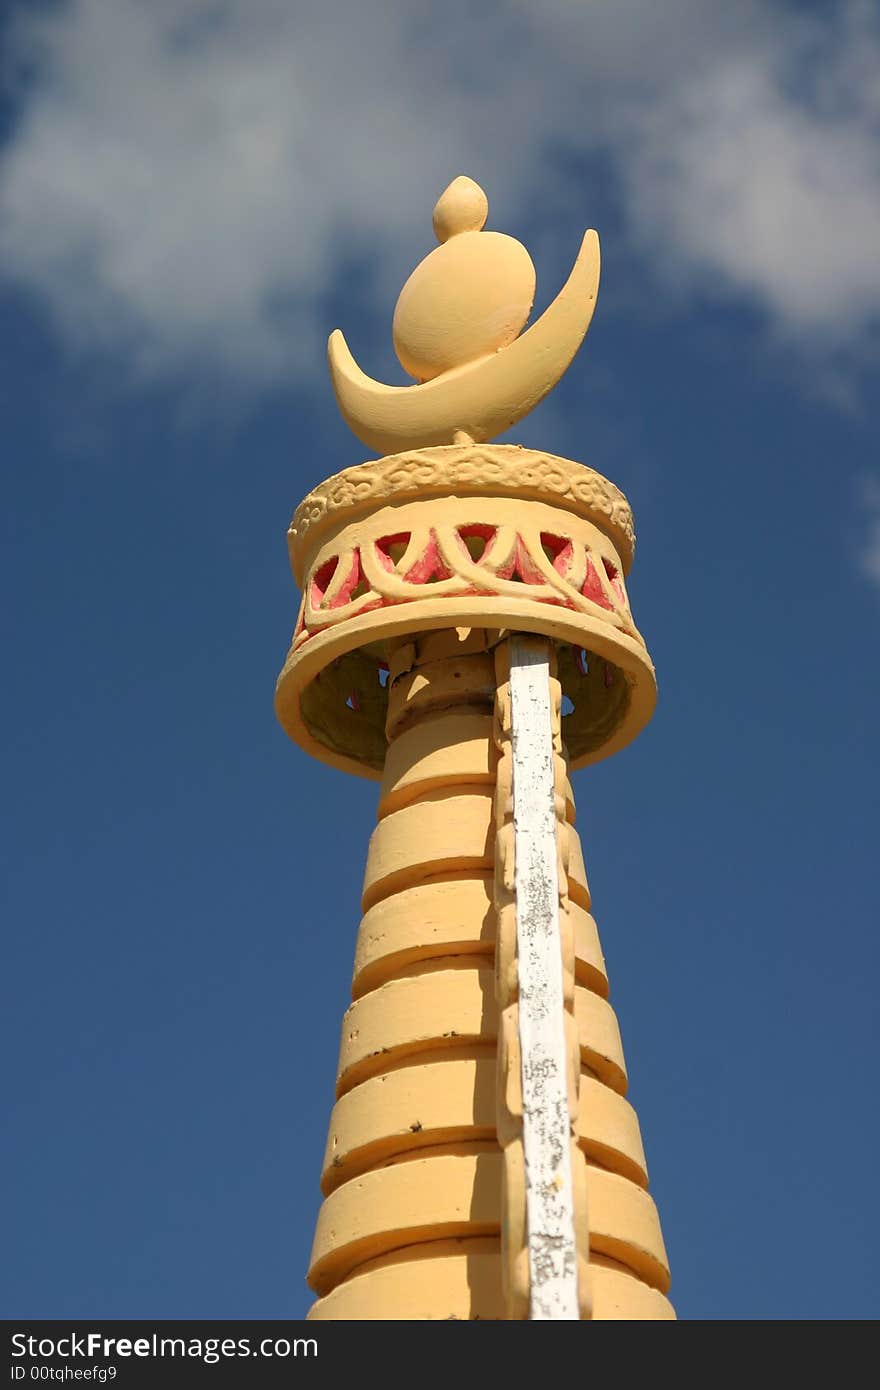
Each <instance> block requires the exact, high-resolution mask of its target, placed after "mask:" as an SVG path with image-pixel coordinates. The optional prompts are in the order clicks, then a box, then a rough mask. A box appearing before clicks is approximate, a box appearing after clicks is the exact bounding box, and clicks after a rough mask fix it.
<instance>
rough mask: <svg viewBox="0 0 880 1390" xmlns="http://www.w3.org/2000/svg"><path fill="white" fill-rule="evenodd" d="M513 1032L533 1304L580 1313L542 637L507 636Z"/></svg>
mask: <svg viewBox="0 0 880 1390" xmlns="http://www.w3.org/2000/svg"><path fill="white" fill-rule="evenodd" d="M510 699H511V734H512V742H513V824H514V859H515V864H514V870H515V891H516V936H517V956H518V977H519V1036H520V1046H521V1049H522V1086H523V1105H524V1114H523V1144H524V1148H525V1165H526V1221H527V1226H528V1248H529V1277H530V1288H531V1305H530V1309H529V1318H530V1319H535V1320H539V1321H548V1320H551V1319H552V1320H558V1319H575V1320H577V1319H578V1318H579V1316H580V1314H579V1311H578V1296H577V1253H576V1244H575V1223H574V1199H573V1194H572V1177H571V1145H570V1135H571V1130H570V1124H569V1114H568V1087H567V1081H566V1070H567V1062H566V1048H565V1024H564V1000H563V992H562V946H561V941H560V933H559V878H558V872H557V853H558V851H557V833H558V825H557V820H556V808H555V802H554V788H553V732H552V724H551V718H550V664H549V658H548V643H547V642H546V640H544V639H542V638H528V637H522V636H516V637H512V638H511V643H510Z"/></svg>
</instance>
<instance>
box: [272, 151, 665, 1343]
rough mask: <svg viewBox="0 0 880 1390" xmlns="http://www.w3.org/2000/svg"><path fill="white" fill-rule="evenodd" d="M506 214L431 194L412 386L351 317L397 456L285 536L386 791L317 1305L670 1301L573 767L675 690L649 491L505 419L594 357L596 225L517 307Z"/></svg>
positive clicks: (488, 1309) (295, 684)
mask: <svg viewBox="0 0 880 1390" xmlns="http://www.w3.org/2000/svg"><path fill="white" fill-rule="evenodd" d="M487 217H488V202H487V200H486V197H485V194H484V193H483V192H482V190H481V189H480V188H479V187H478V185H477V184H475V183H473V182H472V180H470V179H466V178H464V177H460V178H457V179H455V180H454V181H453V182H452V183H451V184H450V185H449V187H448V188H447V189H446V191H445V192H444V193H443V194H442V195H441V197H440V199H439V200H438V203H437V206H436V207H435V209H434V229H435V232H436V235H437V239H438V241H439V243H440V245H439V246H438V247H437V248H435V249H434V250H433V251H431V252H430V253H429V254H428V255H427V256H426V257H425V259H424V260H423V261H422V262H421V263H420V264H419V265H418V266H417V267H416V269H415V270H414V271H413V273H412V275H411V276H410V277H409V279H408V280H407V282H406V284H405V285H404V288H403V290H402V291H401V294H400V297H399V299H398V302H397V308H396V311H395V315H394V330H393V331H394V343H395V347H396V349H397V352H398V355H399V357H400V360H401V362H402V363H403V365H404V367H405V368H406V370H407V371H409V372H410V373H411V374H412V375H413V376H414V377H415V378H416V384H414V385H412V386H408V387H393V386H383V385H382V384H380V383H379V382H375V381H372V380H371V379H370V378H368V377H366V376H365V375H364V374H363V373H362V372H361V371H360V369H359V368H358V367H357V365H356V364H355V362H354V359H353V358H352V357H351V354H350V353H349V352H348V349H347V347H346V345H345V340H344V339H343V337H342V334H341V333H340V332H339V331H338V330H337V331H336V332H335V333H334V334H333V335H332V336H331V338H330V348H329V351H330V370H331V375H332V377H333V383H334V387H335V390H336V394H337V398H338V400H339V404H340V408H341V410H342V413H343V415H344V417H345V419H346V420H347V421H348V423H349V424H350V425H351V427H352V429H353V430H354V431H355V433H356V434H357V435H358V436H359V438H361V439H362V440H364V442H365V443H367V444H369V445H370V446H371V447H373V448H375V449H378V450H380V451H384V452H386V453H387V456H386V457H383V458H380V459H378V460H374V461H371V462H368V463H362V464H358V465H355V466H354V467H351V468H346V469H345V470H344V471H343V472H341V473H338V474H336V475H335V476H334V477H332V478H330V479H329V480H327V481H326V482H323V483H320V484H319V485H318V486H317V487H315V488H314V489H313V490H312V491H311V492H310V493H309V495H308V496H307V497H306V498H305V500H304V501H303V502H302V503H301V504H300V506H299V507H298V508H297V511H296V513H295V515H294V518H293V522H292V524H291V527H290V531H289V536H288V539H289V547H290V558H291V563H292V566H293V572H294V575H295V577H296V580H297V582H298V584H299V585H300V587H301V589H302V592H303V598H302V604H301V608H300V614H299V618H298V620H297V624H296V629H295V631H294V635H293V642H292V645H291V648H290V652H289V654H288V657H287V660H286V662H285V664H284V669H283V670H282V672H281V675H280V677H279V680H278V686H277V694H276V709H277V712H278V716H279V719H280V720H281V723H282V724H283V726H284V728H285V729H286V730H287V732H288V733H289V734H290V736H291V738H293V739H294V741H295V742H296V743H298V744H299V745H300V747H301V748H303V749H304V750H305V751H306V752H308V753H310V754H312V755H313V756H315V757H317V758H319V759H321V760H323V761H324V762H328V763H331V764H332V765H334V766H335V767H338V768H341V769H343V770H345V771H347V772H351V773H353V774H355V775H358V776H363V777H372V778H375V779H377V780H378V781H379V784H380V786H379V802H378V809H377V823H376V826H375V828H374V830H373V833H372V836H371V839H370V844H369V851H368V854H367V864H366V871H365V875H364V887H363V894H362V902H361V906H362V912H363V916H362V918H361V923H360V928H359V930H358V934H357V943H356V946H355V963H354V971H353V978H352V1003H351V1006H350V1008H349V1010H348V1012H347V1013H346V1016H345V1019H344V1020H343V1026H342V1038H341V1046H340V1053H339V1067H338V1073H337V1084H336V1104H335V1106H334V1109H333V1114H332V1117H331V1122H330V1133H329V1136H328V1141H327V1148H326V1153H325V1159H324V1165H323V1173H322V1177H321V1186H322V1190H323V1192H324V1195H325V1201H324V1204H323V1206H322V1208H321V1212H320V1215H319V1218H318V1224H317V1230H316V1233H315V1241H314V1247H313V1250H312V1259H311V1265H310V1269H309V1276H308V1277H309V1282H310V1284H311V1286H312V1288H313V1290H314V1291H315V1293H316V1294H317V1295H318V1298H317V1301H316V1303H315V1304H314V1305H313V1307H312V1310H311V1312H310V1314H309V1316H310V1317H311V1318H315V1319H345V1320H362V1319H383V1320H399V1319H446V1318H469V1319H476V1318H483V1319H485V1318H493V1319H502V1320H514V1319H526V1318H527V1319H531V1320H556V1319H560V1320H561V1319H587V1318H594V1319H597V1320H607V1319H621V1318H625V1319H639V1320H643V1319H665V1318H672V1317H674V1316H675V1314H674V1312H673V1310H672V1307H671V1305H670V1303H669V1302H668V1300H667V1298H666V1293H667V1290H668V1287H669V1270H668V1264H667V1261H666V1254H665V1250H664V1246H663V1238H662V1235H661V1233H660V1225H659V1221H658V1218H657V1212H656V1209H655V1207H654V1203H653V1201H652V1200H651V1198H650V1196H649V1195H648V1192H647V1182H648V1179H647V1169H646V1165H645V1156H644V1152H643V1149H642V1143H641V1138H640V1134H639V1126H638V1120H637V1118H636V1115H635V1112H634V1110H633V1109H632V1107H631V1106H630V1105H629V1103H628V1102H627V1100H626V1099H625V1092H626V1088H627V1070H626V1065H625V1062H624V1056H623V1049H622V1046H621V1040H620V1033H619V1030H618V1027H617V1020H616V1018H615V1015H614V1011H613V1009H612V1007H611V1005H610V1003H609V1000H608V995H609V986H608V977H607V973H606V969H605V962H604V959H603V955H602V951H601V948H600V945H599V936H598V929H597V926H596V922H595V920H594V918H593V916H592V902H591V894H590V889H589V885H588V882H587V876H586V870H585V867H584V859H583V854H582V850H581V844H580V840H579V837H578V834H577V832H576V830H575V805H574V794H573V791H572V786H571V781H570V773H571V771H572V770H574V769H577V768H581V767H587V766H589V765H590V764H592V763H594V762H597V761H598V760H599V759H602V758H605V757H608V756H609V755H610V754H612V753H614V752H616V751H617V750H618V749H619V748H622V747H624V746H625V745H626V744H628V743H629V742H630V741H631V740H632V739H634V738H635V737H636V735H637V734H638V733H639V732H640V731H641V729H642V728H644V726H645V724H646V723H647V722H648V720H649V719H650V717H651V714H652V712H653V708H654V702H655V698H656V684H655V679H654V668H653V666H652V664H651V659H650V657H649V655H648V651H647V648H646V646H645V642H644V639H643V638H642V636H641V634H640V632H639V631H638V629H637V628H636V626H635V623H634V621H633V616H632V612H631V609H630V605H629V599H628V596H627V591H626V586H625V576H626V575H627V573H628V571H629V569H630V566H631V564H632V559H633V547H634V534H633V524H632V514H631V512H630V508H629V505H628V503H627V501H626V499H625V498H624V497H623V495H622V494H621V493H620V492H619V491H618V489H617V488H616V487H615V486H614V485H613V484H612V483H610V482H608V481H607V480H606V479H605V478H603V477H601V476H600V475H599V474H598V473H595V472H593V470H592V469H590V468H586V467H585V466H584V465H582V464H580V463H576V462H573V461H571V460H569V459H564V458H559V457H555V456H554V455H551V454H547V453H544V452H539V451H536V450H531V449H524V448H520V447H519V446H516V445H499V444H491V443H489V442H488V441H489V440H491V439H492V437H493V436H494V435H495V434H497V433H499V432H500V431H501V430H503V429H507V428H508V427H509V426H510V425H512V424H513V423H515V422H516V421H517V420H519V419H521V418H522V416H523V415H525V414H526V412H527V411H528V410H531V409H532V408H533V407H534V406H535V405H536V404H537V403H538V402H539V401H540V400H541V399H542V397H543V396H544V395H546V393H547V392H548V391H549V390H550V389H551V388H552V387H553V386H554V385H555V383H556V382H557V381H558V380H559V377H560V376H561V375H562V373H563V372H564V371H565V369H566V368H567V366H568V365H569V363H570V362H571V360H572V357H573V356H574V353H575V352H576V350H577V348H578V346H579V344H580V342H581V340H582V338H583V336H584V333H585V332H586V330H587V327H588V325H589V322H590V318H591V316H592V312H593V306H594V303H595V296H596V291H597V287H598V278H599V250H598V238H597V237H596V234H595V232H587V234H586V236H585V238H584V241H583V244H582V247H581V250H580V253H579V255H578V258H577V261H576V263H575V267H574V270H573V271H572V273H571V275H570V277H569V279H568V281H567V283H566V285H565V287H564V289H563V290H562V291H561V293H560V294H559V296H558V297H557V299H556V300H554V302H553V303H552V304H551V306H550V308H549V309H548V310H546V312H545V313H544V314H543V315H542V317H541V318H539V319H538V321H537V322H536V323H535V324H533V325H532V326H531V327H530V328H528V329H526V330H525V331H523V328H524V325H525V323H526V321H527V319H528V315H529V312H530V310H531V305H532V299H533V296H534V288H535V275H534V268H533V266H532V262H531V259H530V257H529V255H528V252H527V251H526V249H525V247H523V246H522V245H521V244H520V243H519V242H518V241H516V240H514V238H512V237H509V236H506V235H504V234H502V233H499V232H493V231H486V230H484V227H485V223H486V220H487Z"/></svg>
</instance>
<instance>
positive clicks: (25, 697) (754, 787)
mask: <svg viewBox="0 0 880 1390" xmlns="http://www.w3.org/2000/svg"><path fill="white" fill-rule="evenodd" d="M728 11H735V13H728ZM6 12H7V17H6V25H5V28H4V30H3V63H4V72H5V84H4V87H3V143H2V146H0V361H2V367H3V383H4V389H3V392H2V395H0V422H2V434H3V439H4V444H5V459H6V466H5V490H6V496H7V505H6V506H5V508H4V541H3V547H2V563H3V567H4V570H5V592H6V595H7V602H6V604H5V605H4V613H3V629H4V630H3V650H4V652H5V653H6V654H7V665H6V672H7V674H6V679H5V681H4V683H3V688H2V695H0V699H2V705H3V719H4V728H5V730H6V733H7V736H8V737H7V743H8V751H7V758H6V767H7V773H6V778H5V782H6V787H7V789H8V795H7V802H8V810H9V824H8V829H7V833H6V835H5V837H4V841H5V845H4V848H5V859H6V863H5V866H4V874H3V884H2V890H3V897H4V900H5V901H4V912H3V917H4V922H5V924H6V931H5V940H6V949H7V956H8V958H9V967H8V975H7V978H8V981H9V986H8V992H7V1007H6V1009H5V1011H4V1014H5V1016H4V1025H3V1026H4V1029H5V1030H6V1033H7V1036H6V1038H5V1040H4V1043H3V1058H4V1064H5V1067H6V1069H7V1077H6V1080H5V1082H4V1096H5V1097H6V1098H7V1105H6V1113H7V1118H8V1131H9V1132H8V1136H7V1139H6V1141H5V1145H4V1147H5V1152H6V1161H7V1165H8V1166H7V1170H6V1182H5V1190H6V1195H7V1206H8V1211H7V1217H6V1225H7V1240H6V1248H7V1250H8V1251H9V1252H10V1255H9V1256H8V1257H7V1259H6V1260H5V1261H4V1265H5V1268H4V1273H3V1276H2V1278H3V1280H4V1284H3V1289H2V1298H0V1307H2V1309H3V1312H4V1314H5V1315H6V1316H16V1317H24V1316H30V1317H38V1316H42V1317H87V1316H88V1317H94V1316H103V1317H108V1318H109V1317H143V1318H152V1317H213V1318H235V1317H288V1316H294V1317H296V1316H302V1314H303V1312H304V1310H305V1308H306V1307H307V1305H308V1301H309V1296H308V1293H307V1290H306V1288H305V1284H304V1282H303V1276H304V1272H305V1267H306V1264H307V1259H308V1251H309V1246H310V1242H311V1235H312V1229H313V1224H314V1218H315V1213H316V1210H317V1206H318V1171H319V1166H320V1161H321V1155H322V1152H323V1144H324V1138H325V1133H326V1126H327V1120H328V1117H329V1111H330V1106H331V1097H332V1088H333V1077H334V1070H335V1061H336V1050H337V1045H338V1030H339V1021H340V1016H341V1014H342V1011H343V1009H344V1007H345V1003H346V995H347V987H348V981H349V978H350V967H351V959H352V954H353V947H354V937H355V932H356V928H357V923H358V917H359V909H358V899H359V890H360V878H361V873H362V866H363V860H364V855H365V850H366V842H367V837H368V835H369V831H370V828H371V826H372V823H373V818H374V813H375V801H376V792H375V786H374V784H371V783H367V782H360V781H358V780H355V779H352V778H346V777H345V776H344V775H342V774H340V773H337V772H334V771H331V770H329V769H326V768H323V767H321V766H318V765H317V764H312V763H311V762H310V761H309V760H308V759H307V758H306V757H305V755H303V754H302V753H300V752H299V751H298V749H296V748H295V747H294V746H293V745H292V744H290V743H289V742H288V741H287V740H286V739H285V737H284V735H283V734H282V732H281V730H280V729H279V728H278V726H277V725H276V723H275V721H274V716H273V712H272V695H273V688H274V681H275V676H276V674H277V671H278V669H279V668H280V665H281V663H282V660H283V658H284V655H285V651H286V648H287V644H288V641H289V638H290V633H291V631H292V627H293V622H294V619H295V616H296V608H297V595H296V592H295V589H294V585H293V581H292V578H291V575H290V573H289V569H288V568H287V558H286V548H285V530H286V526H287V524H288V521H289V518H290V515H291V513H292V511H293V509H294V506H295V505H296V503H297V502H298V501H299V499H300V498H301V497H302V496H303V495H304V494H305V492H306V491H307V490H308V489H309V487H311V486H312V485H313V484H314V483H315V482H317V481H319V480H320V479H321V478H322V477H326V476H328V475H329V474H331V473H333V472H335V471H337V470H338V469H340V468H343V467H347V466H349V465H351V464H355V463H357V462H360V461H361V460H362V459H363V458H364V457H365V455H364V451H363V449H362V446H360V445H359V444H358V442H357V441H356V440H355V439H354V438H353V437H352V436H351V435H349V434H348V432H347V430H346V429H345V427H344V425H343V424H342V422H341V421H340V419H339V418H338V416H337V414H336V411H335V407H334V403H333V399H332V393H331V391H330V387H329V384H328V382H327V380H326V374H325V358H324V341H325V337H326V334H327V332H328V331H329V330H330V329H331V328H332V327H334V326H336V325H337V324H338V325H339V326H341V327H343V328H344V329H345V332H346V336H347V337H348V339H349V342H350V343H351V345H352V347H353V350H354V352H355V354H356V356H357V357H358V359H359V361H360V362H361V363H362V365H363V366H364V367H365V369H366V370H368V371H370V372H371V373H372V374H373V375H376V376H384V377H385V378H386V379H388V380H392V379H393V380H401V379H402V378H401V375H400V371H399V368H396V366H395V363H394V359H393V354H392V351H391V346H390V319H391V312H392V309H393V304H394V299H395V297H396V294H397V291H398V289H399V287H400V286H401V284H402V283H403V281H404V279H405V278H406V276H407V275H408V274H409V271H410V269H411V268H412V266H413V265H414V264H415V263H416V262H417V261H418V260H419V259H420V258H421V257H422V256H423V255H424V254H426V252H427V251H428V250H429V249H430V247H431V244H432V240H431V231H430V211H431V207H432V205H433V202H434V200H435V199H436V197H437V195H438V194H439V193H440V191H441V190H442V189H443V188H444V187H445V185H446V184H447V183H448V182H449V180H450V179H451V178H452V177H453V176H454V175H456V174H458V173H468V174H470V175H472V176H473V177H475V178H477V179H479V180H480V182H481V183H483V185H484V187H485V188H486V190H487V192H488V195H489V200H490V220H489V225H490V226H494V227H497V228H499V229H502V230H505V231H508V232H510V233H512V234H514V235H516V236H518V237H519V238H520V239H521V240H523V241H524V242H525V243H526V244H527V245H528V246H529V248H530V249H531V251H532V254H533V258H534V260H535V262H536V265H537V269H538V307H539V308H540V307H542V306H543V304H545V303H546V302H548V300H549V299H550V298H551V297H552V295H553V294H555V292H556V290H557V288H558V287H559V285H560V284H561V282H562V281H563V279H564V278H565V276H566V274H567V272H568V268H569V266H570V263H571V261H572V259H573V257H574V254H575V251H576V248H577V245H578V244H579V240H580V236H581V234H582V231H583V229H584V227H585V226H588V225H591V226H595V227H597V228H598V230H599V233H600V236H601V237H602V244H603V278H602V288H601V291H600V299H599V308H598V311H597V314H596V318H595V320H594V323H593V327H592V328H591V330H590V333H589V336H588V339H587V343H586V345H585V347H584V349H583V350H582V352H581V354H580V356H579V358H578V359H577V360H576V362H575V364H574V366H573V367H572V369H571V370H570V372H569V374H568V376H567V378H566V379H565V381H564V382H563V384H562V385H561V386H560V388H559V389H558V391H557V392H556V393H555V394H554V397H553V398H551V399H550V400H548V401H547V402H546V403H545V404H544V405H543V406H542V407H541V408H540V409H539V410H538V411H537V412H536V413H535V414H534V415H533V416H532V417H530V418H529V419H528V420H527V421H525V422H523V424H522V425H521V426H520V428H519V429H518V430H517V431H516V432H515V434H514V436H513V438H515V439H517V440H519V441H521V442H523V443H526V444H530V445H538V446H540V447H543V448H546V449H548V450H551V451H553V452H557V453H561V454H566V455H568V456H569V457H573V458H578V459H581V460H583V461H584V462H585V463H588V464H590V465H591V466H593V467H595V468H597V469H598V470H599V471H600V472H602V473H605V474H606V475H607V476H608V477H610V478H612V479H613V480H614V481H615V482H616V483H618V484H619V485H620V486H621V487H622V488H623V489H624V491H625V492H626V493H627V495H628V497H629V499H630V501H631V503H632V505H633V508H634V510H635V514H636V523H637V529H638V534H639V544H638V547H637V551H636V560H635V566H634V569H633V572H632V574H631V576H630V582H629V589H630V596H631V599H632V603H633V608H634V612H635V616H636V621H637V622H638V625H639V627H640V629H641V630H642V632H643V633H644V634H645V636H646V638H647V640H648V643H649V647H650V649H651V651H652V654H653V656H654V659H655V661H656V664H657V669H658V676H659V681H660V702H659V706H658V712H657V714H656V716H655V719H654V722H653V724H652V725H651V726H650V728H649V729H648V730H647V731H646V733H645V734H643V735H642V737H641V738H640V739H639V740H638V741H637V742H636V744H635V745H633V746H632V747H631V748H630V749H628V750H626V751H625V752H624V753H622V754H620V755H619V756H617V757H616V758H614V759H612V760H611V761H610V762H608V763H607V764H602V765H600V766H599V767H597V768H595V769H592V770H590V771H587V772H583V773H579V774H577V775H576V779H575V793H576V796H577V800H578V809H579V829H580V832H581V835H582V839H583V843H584V850H585V855H586V859H587V865H588V868H589V871H590V877H591V885H592V889H593V894H594V902H595V913H596V917H597V920H598V922H599V927H600V931H601V935H602V940H603V946H604V949H605V954H606V957H607V961H608V965H609V971H610V974H611V984H612V1002H613V1003H614V1005H615V1007H616V1009H617V1012H618V1016H619V1018H620V1023H621V1028H622V1032H623V1039H624V1045H625V1049H626V1052H627V1058H628V1062H629V1068H630V1073H631V1079H632V1090H631V1098H632V1099H633V1101H634V1103H635V1105H636V1107H637V1109H638V1111H639V1115H640V1118H641V1121H642V1129H643V1134H644V1139H645V1144H646V1149H647V1153H648V1160H649V1166H650V1169H651V1180H652V1191H653V1192H654V1195H655V1197H656V1199H657V1202H658V1205H659V1208H660V1213H661V1218H662V1221H663V1227H664V1233H665V1236H666V1241H667V1245H668V1248H669V1253H670V1258H671V1261H672V1269H673V1298H674V1301H675V1303H676V1306H677V1308H678V1310H679V1313H680V1316H682V1317H684V1318H688V1319H706V1318H721V1319H736V1320H739V1319H754V1318H763V1319H773V1318H832V1319H842V1318H865V1317H872V1316H876V1314H877V1310H878V1297H877V1295H878V1289H877V1283H878V1281H877V1274H876V1260H875V1257H874V1247H875V1244H876V1239H877V1232H876V1225H877V1188H876V1183H875V1182H874V1174H873V1165H872V1155H873V1154H874V1152H875V1151H876V1148H877V1144H878V1140H880V1135H878V1122H877V1116H876V1104H875V1100H874V1097H875V1093H876V1080H875V1077H876V1068H877V1048H876V1034H877V1022H876V1002H875V1001H876V978H877V972H878V964H880V962H878V960H877V931H876V925H877V907H876V899H877V893H876V863H877V823H878V798H877V767H878V757H877V754H878V729H877V707H878V677H880V660H878V642H877V631H878V619H880V466H878V461H877V456H878V451H877V445H878V411H877V404H876V402H877V376H878V352H877V347H878V337H877V324H878V318H880V265H878V247H880V142H878V129H880V105H878V89H877V82H876V73H877V71H878V60H880V16H878V9H877V7H876V5H874V4H868V3H858V0H855V2H854V3H850V4H833V3H828V4H824V5H821V6H819V5H817V6H809V5H799V6H791V7H789V6H786V5H784V4H779V5H766V4H764V5H760V4H756V3H751V0H745V3H742V4H740V5H737V6H735V7H733V6H730V7H720V6H708V5H705V4H699V3H697V2H696V0H668V2H667V3H666V4H664V5H663V6H654V5H650V4H648V3H647V0H641V3H636V2H635V0H620V3H617V4H615V5H611V4H600V3H598V0H593V3H588V4H584V5H582V6H580V7H574V6H570V5H568V4H566V3H563V0H558V3H548V4H546V5H545V6H542V7H541V13H540V17H538V15H537V14H536V13H535V10H534V7H533V6H529V5H526V4H525V3H524V0H523V3H520V0H503V2H502V0H496V2H495V3H487V4H486V5H483V6H480V7H479V12H478V14H477V15H476V16H473V15H472V16H468V14H467V7H466V6H464V5H463V4H459V3H457V0H453V3H451V4H449V5H446V6H443V7H442V9H441V7H437V6H435V5H433V4H429V3H427V0H424V3H422V2H421V0H410V3H404V0H386V3H384V4H382V5H372V4H369V3H363V4H356V3H354V0H346V2H345V3H337V4H325V5H324V6H323V7H321V6H319V5H317V4H311V3H309V4H300V3H296V4H293V5H291V4H286V3H285V4H282V3H281V0H248V3H245V0H229V2H228V3H223V4H219V3H218V4H207V3H196V0H156V2H155V3H151V4H149V5H146V4H138V3H135V0H78V2H77V3H72V2H71V0H59V3H56V4H47V5H45V6H41V5H34V4H29V5H28V6H26V7H24V6H14V5H13V6H7V7H6Z"/></svg>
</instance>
